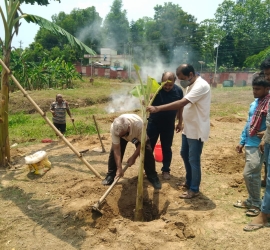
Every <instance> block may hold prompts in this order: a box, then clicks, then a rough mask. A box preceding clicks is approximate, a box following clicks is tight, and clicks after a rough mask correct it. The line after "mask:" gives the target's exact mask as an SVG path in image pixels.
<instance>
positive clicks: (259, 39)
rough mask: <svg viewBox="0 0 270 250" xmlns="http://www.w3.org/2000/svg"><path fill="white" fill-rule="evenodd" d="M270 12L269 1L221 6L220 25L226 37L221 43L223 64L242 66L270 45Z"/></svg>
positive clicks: (220, 50) (252, 1)
mask: <svg viewBox="0 0 270 250" xmlns="http://www.w3.org/2000/svg"><path fill="white" fill-rule="evenodd" d="M269 9H270V1H269V0H266V1H261V0H246V1H243V2H238V3H235V2H234V1H231V0H225V1H224V2H223V3H222V4H221V5H220V6H219V8H218V9H217V12H216V14H215V17H216V22H217V23H218V25H219V28H220V29H221V30H222V31H224V32H225V34H226V36H225V37H224V38H223V39H222V40H221V43H220V48H219V63H220V64H222V65H226V66H227V67H230V68H232V67H236V66H237V67H242V66H243V65H244V62H245V60H246V58H248V57H249V56H251V55H254V54H257V53H259V52H260V51H261V50H263V49H265V48H267V47H268V46H269V38H270V36H269V29H270V17H269V15H265V14H266V13H269Z"/></svg>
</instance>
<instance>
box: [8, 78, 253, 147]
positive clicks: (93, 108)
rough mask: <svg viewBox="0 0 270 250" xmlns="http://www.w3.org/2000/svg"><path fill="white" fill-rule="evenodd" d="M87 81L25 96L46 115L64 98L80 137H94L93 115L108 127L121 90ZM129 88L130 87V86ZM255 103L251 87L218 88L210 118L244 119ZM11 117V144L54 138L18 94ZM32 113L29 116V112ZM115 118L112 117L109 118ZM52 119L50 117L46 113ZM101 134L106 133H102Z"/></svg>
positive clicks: (13, 96)
mask: <svg viewBox="0 0 270 250" xmlns="http://www.w3.org/2000/svg"><path fill="white" fill-rule="evenodd" d="M88 80H89V79H87V78H85V81H84V82H81V81H77V82H76V83H75V88H74V89H63V90H39V91H31V92H28V93H29V94H30V96H31V98H32V99H33V100H34V101H35V102H36V103H37V104H38V105H39V106H40V107H41V108H42V109H43V110H44V111H48V109H49V107H50V103H51V102H52V101H53V100H54V97H55V95H56V94H57V93H61V94H63V96H64V98H65V99H67V100H68V102H69V103H70V104H72V107H71V112H72V115H73V116H74V118H75V125H76V128H77V130H78V134H80V135H92V134H96V133H97V132H96V129H95V125H94V121H93V117H92V115H93V114H95V115H96V118H97V119H98V118H99V119H101V120H102V121H100V122H101V124H100V125H102V122H105V124H106V126H108V123H109V122H108V121H104V117H106V116H107V115H106V111H105V109H104V107H105V105H106V103H107V102H108V101H109V100H110V95H111V93H113V92H117V91H120V90H121V89H123V86H121V83H120V82H119V80H110V79H106V78H97V79H95V81H94V85H92V84H90V82H89V81H88ZM129 88H132V84H131V85H130V86H129ZM253 100H254V98H253V94H252V88H251V86H246V87H227V88H224V87H222V86H221V85H218V87H217V88H212V103H211V118H213V117H225V116H237V117H243V118H245V117H246V116H247V112H248V109H249V105H250V103H251V102H252V101H253ZM10 102H11V105H10V115H9V135H10V139H11V143H15V142H16V143H29V142H30V143H35V142H39V141H41V140H42V139H44V138H51V139H54V138H56V136H55V133H54V131H53V130H52V129H51V128H50V126H49V125H47V124H46V122H45V120H44V119H43V118H42V117H41V116H40V115H39V114H38V113H33V114H29V113H31V112H32V111H31V110H33V109H34V108H33V106H32V104H31V103H30V102H29V101H28V100H27V99H26V98H25V97H23V95H22V93H21V92H16V93H11V95H10ZM30 111H31V112H30ZM113 115H115V114H112V116H113ZM47 116H48V117H49V119H51V114H50V113H49V112H47ZM99 129H100V132H101V133H102V132H108V131H104V130H102V126H99ZM76 134H77V132H76V130H75V129H74V127H73V125H72V123H71V121H70V119H69V117H68V116H67V132H66V136H69V135H76Z"/></svg>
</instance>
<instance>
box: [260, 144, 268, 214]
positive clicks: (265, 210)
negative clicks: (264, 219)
mask: <svg viewBox="0 0 270 250" xmlns="http://www.w3.org/2000/svg"><path fill="white" fill-rule="evenodd" d="M264 156H265V161H266V164H267V178H266V188H265V193H264V196H263V200H262V206H261V211H262V212H263V213H264V214H270V144H268V143H265V145H264Z"/></svg>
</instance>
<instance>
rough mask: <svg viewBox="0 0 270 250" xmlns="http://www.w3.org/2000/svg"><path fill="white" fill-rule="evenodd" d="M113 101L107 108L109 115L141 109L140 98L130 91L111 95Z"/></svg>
mask: <svg viewBox="0 0 270 250" xmlns="http://www.w3.org/2000/svg"><path fill="white" fill-rule="evenodd" d="M111 98H112V101H111V102H110V103H109V105H108V106H107V107H106V108H105V110H106V112H108V113H115V112H125V111H134V110H136V109H140V101H139V98H136V97H134V96H132V95H131V94H129V92H128V91H125V92H123V91H120V92H118V93H114V94H112V95H111Z"/></svg>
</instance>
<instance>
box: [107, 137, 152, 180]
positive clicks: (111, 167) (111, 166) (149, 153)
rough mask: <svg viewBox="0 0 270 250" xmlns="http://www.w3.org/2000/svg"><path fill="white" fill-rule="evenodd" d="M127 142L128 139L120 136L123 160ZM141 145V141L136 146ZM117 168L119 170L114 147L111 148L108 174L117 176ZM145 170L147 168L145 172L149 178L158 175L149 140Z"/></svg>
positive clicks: (145, 156)
mask: <svg viewBox="0 0 270 250" xmlns="http://www.w3.org/2000/svg"><path fill="white" fill-rule="evenodd" d="M127 143H128V142H127V141H126V140H124V139H122V138H120V147H121V161H122V160H123V157H124V154H125V150H126V146H127ZM139 145H140V143H136V144H135V146H136V148H137V147H138V146H139ZM116 170H117V166H116V163H115V160H114V152H113V149H112V148H111V150H110V155H109V160H108V173H107V175H111V176H112V177H115V175H116ZM144 170H145V173H146V175H147V177H148V178H154V177H156V176H157V172H156V162H155V158H154V155H153V152H152V148H151V145H150V141H149V140H147V141H146V145H145V155H144Z"/></svg>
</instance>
